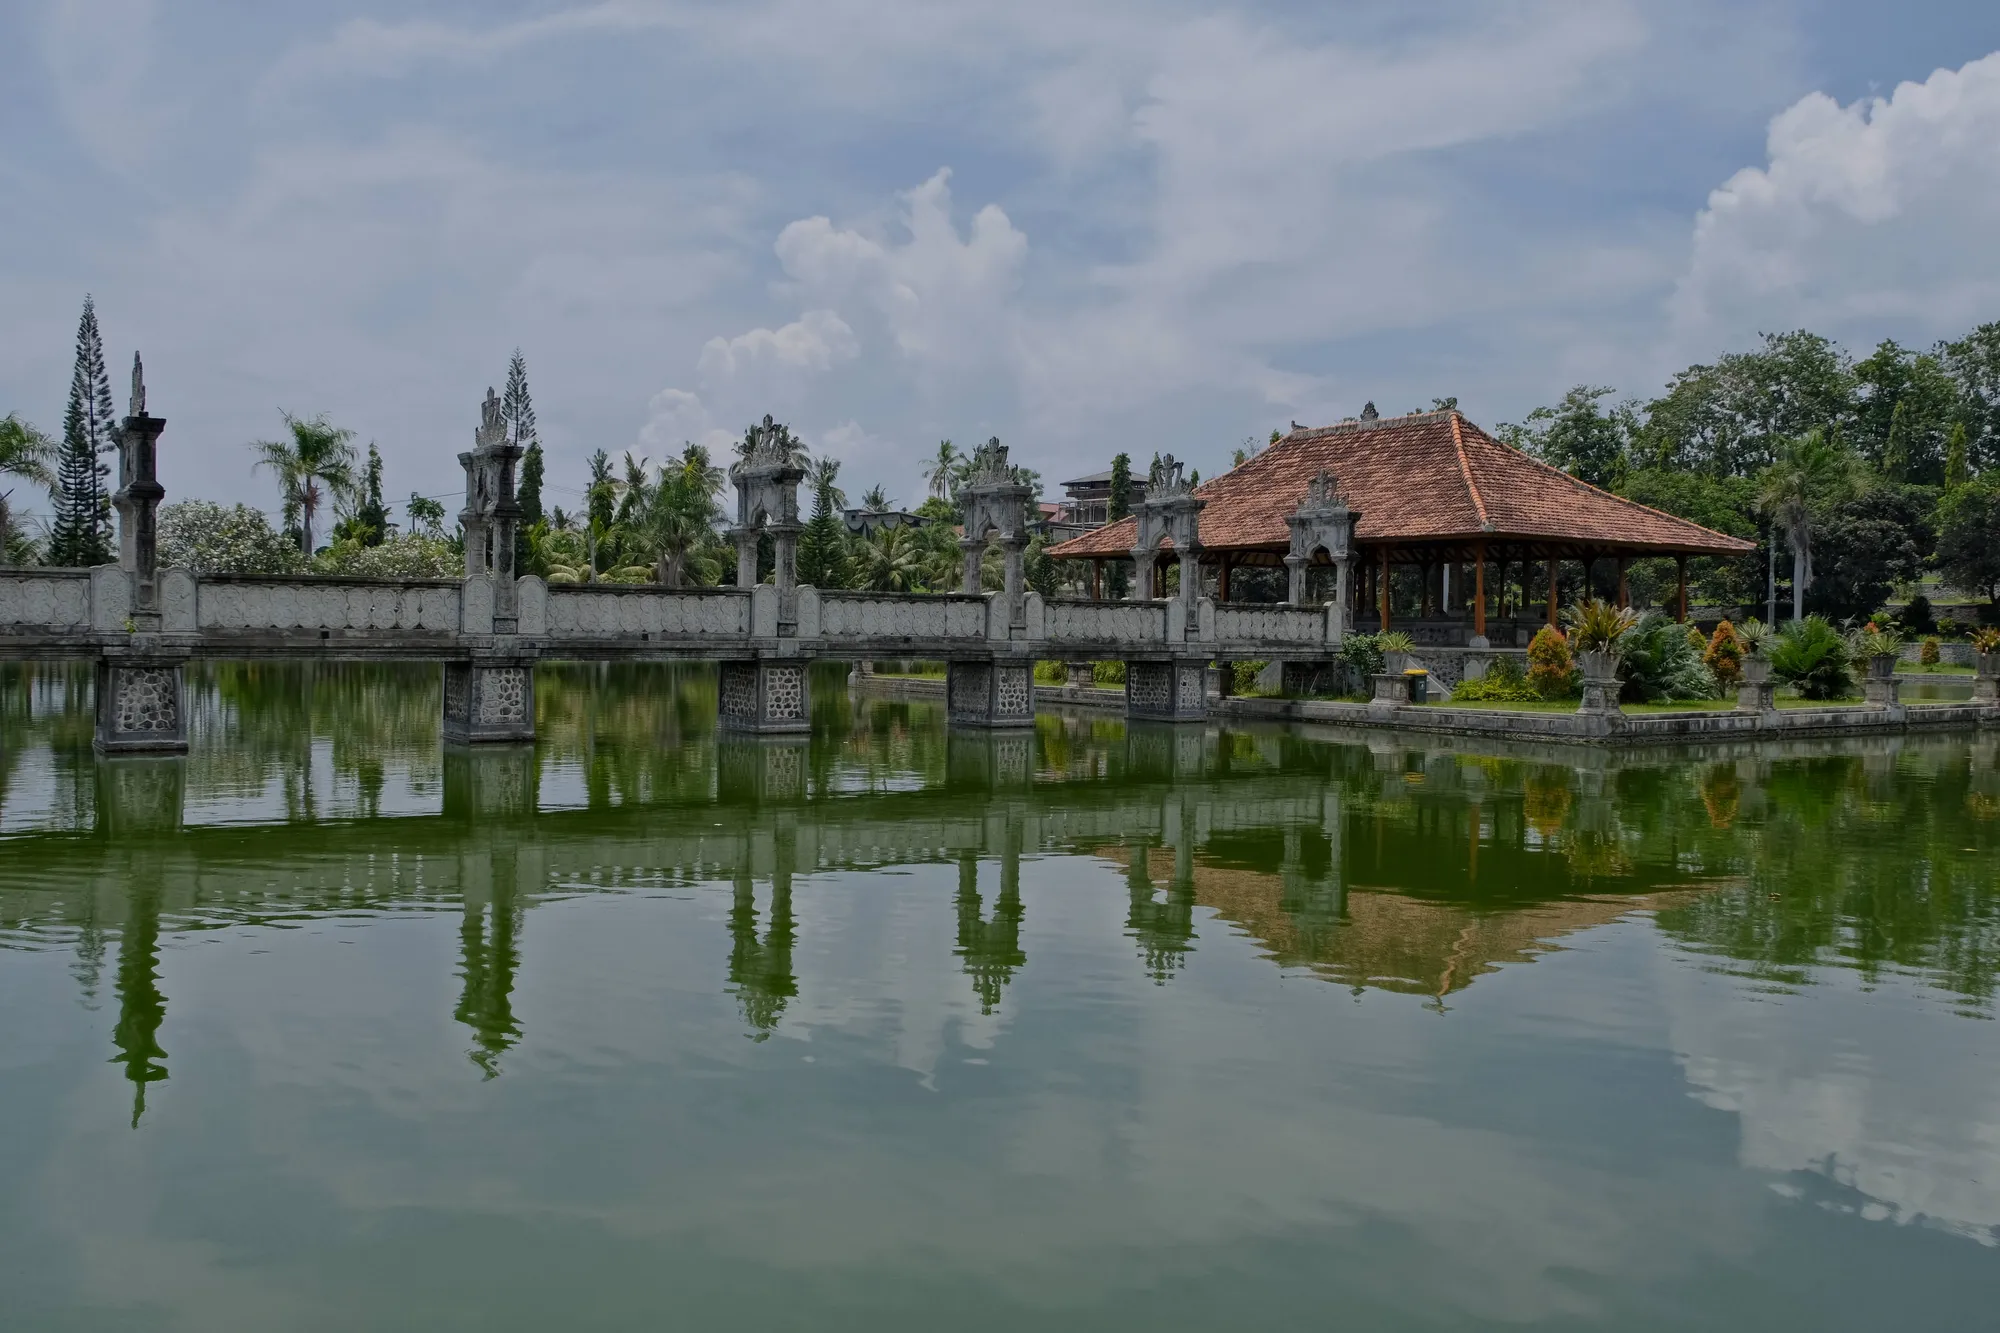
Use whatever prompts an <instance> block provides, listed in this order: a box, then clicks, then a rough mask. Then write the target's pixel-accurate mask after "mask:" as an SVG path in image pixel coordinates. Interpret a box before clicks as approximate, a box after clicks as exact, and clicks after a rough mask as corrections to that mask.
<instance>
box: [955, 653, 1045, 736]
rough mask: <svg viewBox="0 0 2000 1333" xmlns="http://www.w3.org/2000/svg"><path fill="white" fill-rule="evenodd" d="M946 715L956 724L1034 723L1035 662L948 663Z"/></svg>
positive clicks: (988, 661) (1020, 724) (998, 725)
mask: <svg viewBox="0 0 2000 1333" xmlns="http://www.w3.org/2000/svg"><path fill="white" fill-rule="evenodd" d="M945 716H946V719H947V720H948V721H949V722H950V723H951V725H952V726H955V727H1032V726H1034V725H1035V664H1034V663H1033V662H1030V661H1026V660H1023V661H1018V662H1012V661H991V660H979V661H969V662H952V663H949V664H948V666H947V675H946V680H945Z"/></svg>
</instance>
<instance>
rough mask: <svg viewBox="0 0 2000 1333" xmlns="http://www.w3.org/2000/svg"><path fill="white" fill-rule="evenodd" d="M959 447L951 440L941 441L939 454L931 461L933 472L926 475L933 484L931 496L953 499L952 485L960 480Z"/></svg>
mask: <svg viewBox="0 0 2000 1333" xmlns="http://www.w3.org/2000/svg"><path fill="white" fill-rule="evenodd" d="M958 464H959V453H958V446H957V445H955V444H953V443H952V442H951V441H950V440H939V441H938V447H937V454H936V455H935V456H934V457H933V458H932V459H931V470H930V471H929V472H928V473H926V474H925V478H926V480H928V481H929V482H930V484H931V494H932V495H934V496H936V497H937V498H938V499H940V500H949V499H951V487H952V483H953V482H955V481H957V480H958Z"/></svg>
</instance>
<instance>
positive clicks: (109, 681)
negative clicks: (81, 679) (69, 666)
mask: <svg viewBox="0 0 2000 1333" xmlns="http://www.w3.org/2000/svg"><path fill="white" fill-rule="evenodd" d="M92 744H93V745H94V746H95V748H96V750H97V752H98V753H99V754H186V753H187V748H188V737H187V709H186V707H185V704H184V701H183V699H182V696H181V664H180V663H179V662H178V661H148V660H146V659H144V658H131V657H118V658H110V657H101V658H99V659H98V660H97V730H96V734H95V736H94V737H93V738H92Z"/></svg>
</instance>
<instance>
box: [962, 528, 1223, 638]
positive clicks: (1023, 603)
mask: <svg viewBox="0 0 2000 1333" xmlns="http://www.w3.org/2000/svg"><path fill="white" fill-rule="evenodd" d="M1000 561H1001V565H1002V567H1003V569H1004V570H1005V571H1006V577H1005V579H1004V581H1003V582H1002V584H1001V587H1003V588H1004V589H1005V590H1006V594H1007V624H1008V625H1009V626H1010V627H1011V628H1014V629H1019V628H1021V627H1022V626H1024V625H1026V624H1027V623H1028V601H1027V597H1028V539H1027V538H1026V537H1025V536H1021V537H1010V538H1007V539H1005V540H1003V541H1002V542H1001V543H1000ZM1181 584H1182V586H1183V587H1185V586H1186V585H1187V576H1186V574H1182V576H1181Z"/></svg>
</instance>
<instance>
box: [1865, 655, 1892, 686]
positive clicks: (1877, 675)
mask: <svg viewBox="0 0 2000 1333" xmlns="http://www.w3.org/2000/svg"><path fill="white" fill-rule="evenodd" d="M1895 674H1896V654H1894V653H1876V654H1874V655H1873V656H1871V657H1870V658H1869V659H1868V679H1870V680H1889V679H1892V678H1893V677H1894V676H1895Z"/></svg>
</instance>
